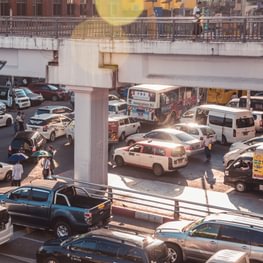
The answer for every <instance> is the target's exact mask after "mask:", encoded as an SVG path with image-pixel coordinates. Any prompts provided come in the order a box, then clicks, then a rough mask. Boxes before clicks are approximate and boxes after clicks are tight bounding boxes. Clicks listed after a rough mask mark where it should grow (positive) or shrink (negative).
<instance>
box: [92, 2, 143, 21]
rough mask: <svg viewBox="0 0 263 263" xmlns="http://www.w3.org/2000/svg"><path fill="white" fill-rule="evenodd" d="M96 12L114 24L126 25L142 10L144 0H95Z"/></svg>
mask: <svg viewBox="0 0 263 263" xmlns="http://www.w3.org/2000/svg"><path fill="white" fill-rule="evenodd" d="M95 5H96V9H97V12H98V14H99V15H100V17H101V18H103V19H104V20H105V21H107V22H108V23H109V24H111V25H114V26H121V25H127V24H130V23H132V22H133V21H134V20H136V19H137V18H138V17H139V16H140V15H141V13H142V12H143V10H144V0H95Z"/></svg>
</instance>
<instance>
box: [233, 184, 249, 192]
mask: <svg viewBox="0 0 263 263" xmlns="http://www.w3.org/2000/svg"><path fill="white" fill-rule="evenodd" d="M235 189H236V191H237V192H240V193H243V192H245V191H246V190H247V186H246V184H245V183H242V182H237V183H236V185H235Z"/></svg>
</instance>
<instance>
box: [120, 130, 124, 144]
mask: <svg viewBox="0 0 263 263" xmlns="http://www.w3.org/2000/svg"><path fill="white" fill-rule="evenodd" d="M119 140H120V141H121V142H122V141H124V140H125V132H123V133H122V134H121V136H120V139H119Z"/></svg>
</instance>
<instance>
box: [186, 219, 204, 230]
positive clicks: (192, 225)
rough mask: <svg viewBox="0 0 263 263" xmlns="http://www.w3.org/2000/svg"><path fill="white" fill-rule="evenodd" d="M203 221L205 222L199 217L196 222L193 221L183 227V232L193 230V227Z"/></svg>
mask: <svg viewBox="0 0 263 263" xmlns="http://www.w3.org/2000/svg"><path fill="white" fill-rule="evenodd" d="M203 222H204V219H199V220H196V221H194V222H191V223H190V224H188V225H187V226H185V227H184V228H183V232H186V231H191V230H192V229H194V228H195V227H196V226H198V225H200V224H201V223H203Z"/></svg>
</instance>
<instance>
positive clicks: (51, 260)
mask: <svg viewBox="0 0 263 263" xmlns="http://www.w3.org/2000/svg"><path fill="white" fill-rule="evenodd" d="M44 263H59V260H58V259H56V258H55V257H48V258H46V259H44Z"/></svg>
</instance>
